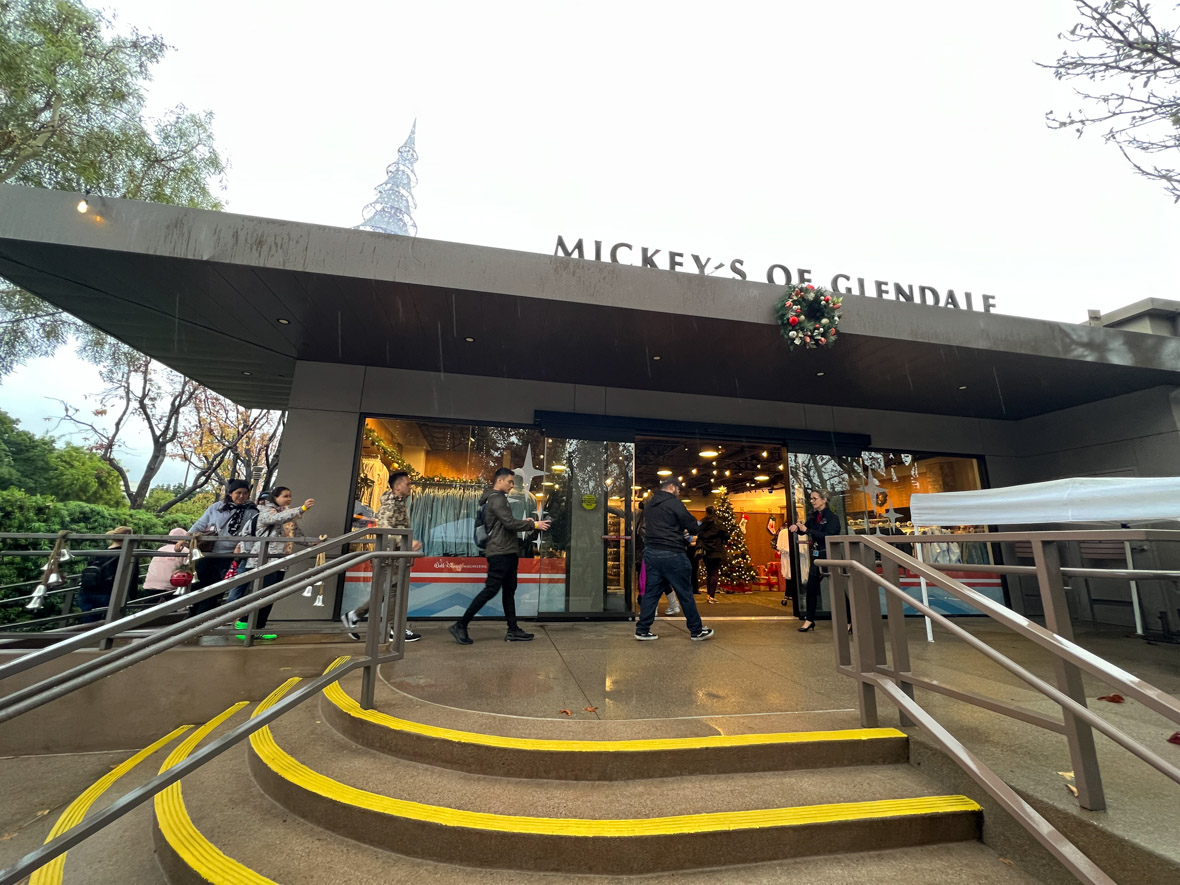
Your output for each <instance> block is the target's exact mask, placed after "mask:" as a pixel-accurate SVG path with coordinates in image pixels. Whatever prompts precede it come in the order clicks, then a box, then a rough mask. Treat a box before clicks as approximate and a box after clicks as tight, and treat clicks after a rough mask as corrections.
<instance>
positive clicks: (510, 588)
mask: <svg viewBox="0 0 1180 885" xmlns="http://www.w3.org/2000/svg"><path fill="white" fill-rule="evenodd" d="M515 485H516V479H515V475H514V474H513V472H512V471H511V470H509V469H508V468H507V467H501V468H500V469H499V470H497V471H496V476H495V478H494V479H493V481H492V486H491V488H489V489H487V490H486V491H485V492H484V493H483V495H482V496H481V497H480V499H479V506H480V507H482V508H483V512H484V525H485V526H487V530H488V546H487V547H486V548H484V556H486V557H487V558H488V580H487V583H486V584H484V588H483V590H481V591H480V593H479V595H478V596H476V597H475V599H473V600H471V605H469V606H467V611H465V612H463V617H461V618H459V620H457V621H455V623H453V624H451V626H450V627H448V628H447V629H448V630H449V631H450V633H451V636H453V637H454V638H455V641H456V642H457V643H459V644H460V645H471V643H472V639H471V637H470V636H468V635H467V625H468V624H470V623H471V619H472V618H474V617H475V615H476V613H477V612H478V611H479V610H480V609H481V608H483V607H484V606H485V605H486V604H487V603H488V601H489V600H491V599H492V597H493V596H495V595H496V594H497V593H499V592H500V591H501V590H503V591H504V598H503V601H504V617H505V618H507V619H508V632H507V633H506V634H505V635H504V641H505V642H528V641H529V640H530V639H532V638H533V634H532V633H526V632H525V631H524V630H521V629H520V626H519V625H518V624H517V623H516V570H517V566H518V565H519V564H520V541H519V540H518V539H517V537H516V533H517V532H532V531H534V530H538V531H545V530H546V529H548V528H549V521H548V520H545V519H516V518H515V517H513V515H512V508H511V507H509V506H508V494H507V493H508V492H510V491H512V488H513V486H515Z"/></svg>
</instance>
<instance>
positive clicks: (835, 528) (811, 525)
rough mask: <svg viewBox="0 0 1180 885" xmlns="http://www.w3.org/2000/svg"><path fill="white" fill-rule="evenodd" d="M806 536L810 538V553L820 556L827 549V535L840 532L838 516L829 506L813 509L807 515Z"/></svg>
mask: <svg viewBox="0 0 1180 885" xmlns="http://www.w3.org/2000/svg"><path fill="white" fill-rule="evenodd" d="M804 524H805V525H806V526H807V537H808V538H809V539H810V540H811V555H812V556H813V557H817V558H818V557H821V556H823V555H824V554H825V553H827V551H828V536H829V535H838V534H840V517H838V516H837V515H836V514H835V513H833V512H832V508H831V507H825V508H824V509H823V510H813V511H812V513H811V516H809V517H807V522H806V523H804Z"/></svg>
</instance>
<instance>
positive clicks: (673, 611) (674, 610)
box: [664, 605, 680, 615]
mask: <svg viewBox="0 0 1180 885" xmlns="http://www.w3.org/2000/svg"><path fill="white" fill-rule="evenodd" d="M664 614H665V615H678V614H680V606H679V605H670V606H668V610H667V611H666V612H664Z"/></svg>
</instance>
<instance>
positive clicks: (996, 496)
mask: <svg viewBox="0 0 1180 885" xmlns="http://www.w3.org/2000/svg"><path fill="white" fill-rule="evenodd" d="M910 518H911V519H912V520H913V523H914V525H915V526H943V527H946V526H957V525H1029V524H1033V523H1061V522H1088V523H1114V524H1116V525H1131V524H1132V523H1145V522H1161V521H1164V520H1180V476H1146V477H1144V476H1128V477H1107V476H1103V477H1077V478H1074V479H1055V480H1052V481H1051V482H1034V483H1029V484H1027V485H1020V486H1007V487H1005V488H999V489H980V490H979V491H975V492H938V493H929V494H915V495H912V496H911V497H910ZM1123 551H1124V553H1125V555H1126V559H1127V568H1129V569H1133V568H1134V567H1135V565H1134V561H1133V559H1132V555H1131V545H1130V544H1129V543H1126V542H1124V544H1123ZM1131 602H1132V605H1133V607H1134V611H1135V632H1136V633H1138V634H1139V635H1143V615H1142V613H1141V612H1140V610H1139V587H1138V585H1137V583H1136V582H1135V581H1131Z"/></svg>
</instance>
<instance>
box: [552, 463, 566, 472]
mask: <svg viewBox="0 0 1180 885" xmlns="http://www.w3.org/2000/svg"><path fill="white" fill-rule="evenodd" d="M553 469H554V470H556V471H557V472H558V473H561V471H563V470H565V465H564V464H554V465H553Z"/></svg>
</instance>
